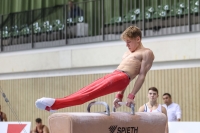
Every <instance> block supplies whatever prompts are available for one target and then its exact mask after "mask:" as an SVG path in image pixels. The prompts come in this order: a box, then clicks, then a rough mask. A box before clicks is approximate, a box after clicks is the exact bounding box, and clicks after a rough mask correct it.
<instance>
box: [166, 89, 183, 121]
mask: <svg viewBox="0 0 200 133" xmlns="http://www.w3.org/2000/svg"><path fill="white" fill-rule="evenodd" d="M163 101H164V103H165V104H163V107H165V108H166V110H167V114H168V115H167V116H168V121H180V120H181V109H180V106H179V105H178V104H177V103H173V102H172V98H171V95H170V94H169V93H164V94H163Z"/></svg>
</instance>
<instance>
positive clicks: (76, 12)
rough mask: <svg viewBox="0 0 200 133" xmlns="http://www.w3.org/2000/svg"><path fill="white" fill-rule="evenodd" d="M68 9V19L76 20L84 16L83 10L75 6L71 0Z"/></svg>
mask: <svg viewBox="0 0 200 133" xmlns="http://www.w3.org/2000/svg"><path fill="white" fill-rule="evenodd" d="M68 7H69V11H68V18H76V17H79V16H83V10H82V9H81V8H80V7H79V6H78V5H75V4H74V2H73V1H71V0H70V1H69V2H68Z"/></svg>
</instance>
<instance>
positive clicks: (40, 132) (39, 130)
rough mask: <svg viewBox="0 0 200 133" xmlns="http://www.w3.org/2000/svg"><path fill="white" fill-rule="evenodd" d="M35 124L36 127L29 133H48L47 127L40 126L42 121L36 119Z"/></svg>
mask: <svg viewBox="0 0 200 133" xmlns="http://www.w3.org/2000/svg"><path fill="white" fill-rule="evenodd" d="M35 122H36V127H35V129H33V130H32V131H31V133H49V129H48V127H47V126H45V125H42V119H41V118H37V119H36V120H35Z"/></svg>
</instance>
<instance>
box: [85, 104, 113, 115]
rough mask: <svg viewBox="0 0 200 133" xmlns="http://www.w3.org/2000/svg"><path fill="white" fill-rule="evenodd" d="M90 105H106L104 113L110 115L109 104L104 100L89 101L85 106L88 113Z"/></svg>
mask: <svg viewBox="0 0 200 133" xmlns="http://www.w3.org/2000/svg"><path fill="white" fill-rule="evenodd" d="M92 105H104V106H105V107H106V115H108V116H109V115H110V108H109V106H108V104H107V103H106V102H101V101H99V102H96V101H93V102H91V103H89V104H88V107H87V112H88V113H90V107H91V106H92Z"/></svg>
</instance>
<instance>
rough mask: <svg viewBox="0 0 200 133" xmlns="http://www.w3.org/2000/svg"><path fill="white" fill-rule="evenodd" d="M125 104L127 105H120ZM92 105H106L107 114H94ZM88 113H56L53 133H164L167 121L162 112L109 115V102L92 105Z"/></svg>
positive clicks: (52, 120) (51, 124) (132, 106)
mask: <svg viewBox="0 0 200 133" xmlns="http://www.w3.org/2000/svg"><path fill="white" fill-rule="evenodd" d="M119 104H121V105H125V103H119ZM93 105H104V106H105V107H106V112H105V113H91V112H90V108H91V106H93ZM87 111H88V112H89V113H87V112H76V113H54V114H52V115H50V116H49V128H50V132H51V133H164V132H165V126H166V123H167V118H166V116H165V115H164V114H163V113H146V112H136V113H135V112H134V105H131V113H127V112H116V109H115V108H113V112H110V108H109V106H108V104H107V103H106V102H91V103H89V105H88V107H87Z"/></svg>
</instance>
